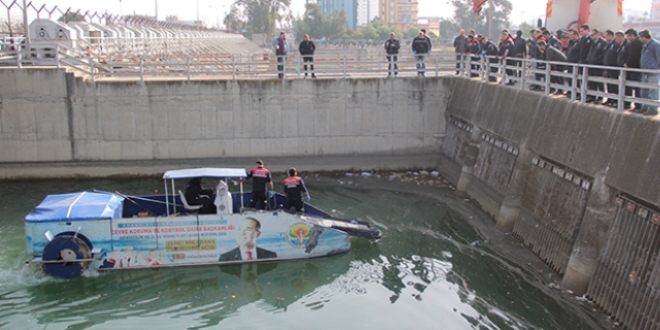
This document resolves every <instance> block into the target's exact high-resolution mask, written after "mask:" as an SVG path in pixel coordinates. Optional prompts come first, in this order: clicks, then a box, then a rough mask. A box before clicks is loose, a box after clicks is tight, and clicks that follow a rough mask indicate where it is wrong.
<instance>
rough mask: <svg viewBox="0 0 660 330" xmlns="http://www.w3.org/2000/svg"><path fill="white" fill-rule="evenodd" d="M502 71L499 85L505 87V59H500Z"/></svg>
mask: <svg viewBox="0 0 660 330" xmlns="http://www.w3.org/2000/svg"><path fill="white" fill-rule="evenodd" d="M500 70H502V72H501V73H500V83H499V85H504V84H506V60H505V59H504V57H502V58H501V59H500Z"/></svg>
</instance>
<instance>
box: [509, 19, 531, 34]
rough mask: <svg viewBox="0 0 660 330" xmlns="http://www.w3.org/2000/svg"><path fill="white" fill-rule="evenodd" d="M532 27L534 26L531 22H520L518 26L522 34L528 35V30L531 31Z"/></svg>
mask: <svg viewBox="0 0 660 330" xmlns="http://www.w3.org/2000/svg"><path fill="white" fill-rule="evenodd" d="M533 29H536V26H534V25H532V24H529V23H527V22H522V23H520V25H519V26H518V30H520V31H522V33H523V36H526V35H529V31H531V30H533ZM511 32H513V31H511ZM511 34H513V33H511Z"/></svg>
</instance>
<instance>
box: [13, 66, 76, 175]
mask: <svg viewBox="0 0 660 330" xmlns="http://www.w3.org/2000/svg"><path fill="white" fill-rule="evenodd" d="M66 86H67V83H66V77H65V75H64V73H63V71H60V70H53V69H49V70H21V69H0V150H2V152H0V162H7V161H13V162H26V161H67V160H71V140H70V131H69V129H70V125H69V121H68V114H69V108H68V107H67V102H66V99H67V87H66Z"/></svg>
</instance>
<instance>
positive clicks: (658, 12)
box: [650, 0, 660, 21]
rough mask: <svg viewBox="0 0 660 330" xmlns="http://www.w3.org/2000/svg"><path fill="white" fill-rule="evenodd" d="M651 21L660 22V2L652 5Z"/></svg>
mask: <svg viewBox="0 0 660 330" xmlns="http://www.w3.org/2000/svg"><path fill="white" fill-rule="evenodd" d="M650 19H651V21H660V0H653V2H652V3H651V17H650Z"/></svg>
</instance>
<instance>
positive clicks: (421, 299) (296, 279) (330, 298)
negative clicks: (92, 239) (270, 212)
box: [0, 176, 614, 329]
mask: <svg viewBox="0 0 660 330" xmlns="http://www.w3.org/2000/svg"><path fill="white" fill-rule="evenodd" d="M384 177H385V178H386V177H387V176H384ZM275 180H276V182H279V181H281V178H276V179H275ZM306 181H307V184H308V188H309V189H310V190H311V191H312V194H313V195H314V200H313V201H314V202H315V203H317V205H318V206H320V207H321V208H323V209H325V210H328V211H331V210H332V211H333V212H334V213H335V214H336V215H338V216H344V217H348V218H358V219H364V220H368V221H371V222H372V223H375V224H377V227H378V228H379V229H381V231H383V238H382V239H380V240H378V241H369V240H363V239H352V249H351V251H350V252H349V253H348V254H345V255H339V256H333V257H328V258H320V259H313V260H306V261H299V262H287V263H270V264H254V265H234V266H225V267H217V266H215V267H193V268H163V269H159V270H142V271H138V270H136V271H113V272H107V273H100V274H99V273H95V272H91V273H90V274H87V276H85V277H80V278H77V279H73V280H62V279H55V278H52V277H49V276H47V275H45V274H44V273H43V272H42V271H40V270H39V268H38V267H36V266H34V265H27V266H26V265H24V261H25V260H27V258H28V256H27V255H26V254H25V238H24V227H23V222H22V219H23V217H24V216H25V214H27V213H28V212H29V211H30V210H31V208H32V207H33V206H34V205H36V204H37V203H39V202H40V200H41V199H42V198H43V197H44V196H45V195H46V194H52V193H61V192H68V191H77V190H91V189H99V190H107V191H121V192H123V193H128V194H146V193H152V192H153V191H154V189H159V187H160V185H161V182H160V180H157V179H153V180H152V179H140V180H126V181H122V180H94V181H84V180H79V181H74V182H71V181H66V182H64V181H40V182H29V183H26V182H4V183H0V200H2V201H9V200H11V201H12V202H11V203H3V204H2V205H1V208H2V215H0V244H2V246H3V247H4V253H3V254H0V269H1V270H0V327H6V328H9V329H23V328H28V329H30V328H38V329H42V328H46V327H48V328H58V329H60V328H68V329H87V328H104V329H107V328H113V329H116V328H122V327H124V328H139V327H145V328H154V327H157V328H172V329H182V328H192V329H196V328H215V327H217V326H221V327H222V328H282V327H289V328H294V329H303V328H304V329H310V328H311V329H318V328H328V329H336V328H350V329H353V328H362V329H413V328H414V329H418V328H441V329H470V328H479V329H509V328H517V329H529V328H556V329H560V328H564V329H568V328H570V329H592V328H614V326H613V325H612V324H611V323H609V322H608V321H607V319H606V318H605V317H604V316H603V315H602V314H600V313H598V312H594V311H593V309H594V307H593V306H591V305H590V304H588V303H585V302H581V301H578V300H576V299H575V298H572V297H571V296H569V295H567V294H566V293H565V292H562V291H561V290H560V289H558V288H557V281H558V279H557V278H556V276H555V275H554V274H553V273H552V271H550V270H549V269H548V268H547V267H545V266H544V265H543V264H541V263H540V262H539V261H538V260H536V258H535V257H533V256H532V255H531V254H530V252H529V251H527V250H525V249H524V248H522V247H520V246H519V245H518V244H517V243H516V242H515V241H514V240H513V239H511V238H510V237H508V236H506V235H502V234H499V233H497V232H495V231H493V230H492V221H491V220H490V219H488V218H486V217H485V216H484V215H483V214H482V213H481V212H480V211H478V210H477V209H476V207H474V206H473V205H471V204H469V203H467V202H465V201H463V200H461V199H459V198H457V197H455V195H454V194H453V193H452V191H451V190H449V189H446V188H442V187H438V186H434V185H430V186H423V185H417V184H415V182H414V181H413V182H408V183H401V182H398V180H393V181H389V180H387V179H377V178H375V177H371V178H360V177H350V178H346V177H343V176H342V177H332V176H312V177H309V178H307V179H306ZM26 186H29V187H30V189H25V187H26ZM63 187H64V188H63Z"/></svg>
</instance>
